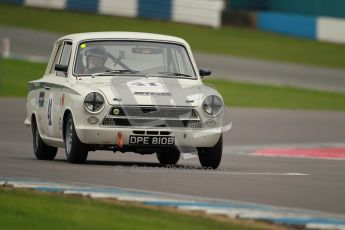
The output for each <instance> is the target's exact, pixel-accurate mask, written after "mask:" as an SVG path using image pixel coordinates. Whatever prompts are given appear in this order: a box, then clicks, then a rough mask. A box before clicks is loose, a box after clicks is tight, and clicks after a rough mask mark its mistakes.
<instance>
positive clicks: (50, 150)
mask: <svg viewBox="0 0 345 230" xmlns="http://www.w3.org/2000/svg"><path fill="white" fill-rule="evenodd" d="M32 140H33V147H34V153H35V156H36V158H37V159H38V160H54V158H55V156H56V153H57V150H58V148H56V147H52V146H49V145H46V144H45V143H44V142H43V141H42V138H41V135H40V132H39V131H38V127H37V122H36V120H35V119H33V121H32Z"/></svg>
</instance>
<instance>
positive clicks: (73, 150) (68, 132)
mask: <svg viewBox="0 0 345 230" xmlns="http://www.w3.org/2000/svg"><path fill="white" fill-rule="evenodd" d="M64 131H65V135H64V136H65V149H66V157H67V160H68V162H70V163H73V164H83V163H85V161H86V159H87V155H88V150H89V146H88V145H86V144H84V143H82V142H81V141H80V140H79V138H78V136H77V133H76V131H75V127H74V122H73V117H72V114H69V115H68V117H67V119H66V122H65V129H64Z"/></svg>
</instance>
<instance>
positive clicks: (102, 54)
mask: <svg viewBox="0 0 345 230" xmlns="http://www.w3.org/2000/svg"><path fill="white" fill-rule="evenodd" d="M107 58H108V54H107V51H106V50H105V49H104V48H103V47H95V48H92V49H91V50H89V51H88V52H87V54H86V66H85V67H86V72H87V73H91V74H92V73H99V72H105V71H107V70H109V69H108V68H107V67H105V66H104V64H105V62H106V60H107Z"/></svg>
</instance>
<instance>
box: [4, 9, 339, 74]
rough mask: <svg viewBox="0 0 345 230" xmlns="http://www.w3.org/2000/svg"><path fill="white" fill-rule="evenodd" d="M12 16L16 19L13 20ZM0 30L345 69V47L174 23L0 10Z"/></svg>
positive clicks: (39, 10)
mask: <svg viewBox="0 0 345 230" xmlns="http://www.w3.org/2000/svg"><path fill="white" fill-rule="evenodd" d="M14 15H15V16H14ZM0 25H3V26H14V27H23V28H32V29H38V30H47V31H53V32H59V33H63V34H69V33H76V32H90V31H142V32H154V33H162V34H169V35H174V36H180V37H182V38H184V39H186V40H187V41H188V42H190V44H191V46H192V48H193V49H194V50H198V51H205V52H211V53H221V54H230V55H235V56H241V57H252V58H258V59H266V60H274V61H284V62H293V63H303V64H310V65H319V66H329V67H339V68H345V62H344V60H345V45H336V44H330V43H323V42H316V41H310V40H305V39H298V38H292V37H286V36H280V35H276V34H272V33H265V32H259V31H255V30H250V29H240V28H231V27H223V28H221V29H212V28H206V27H200V26H192V25H185V24H179V23H171V22H163V21H153V20H143V19H130V18H122V17H113V16H104V15H103V16H102V15H95V14H87V13H78V12H68V11H54V10H43V9H34V8H24V7H18V6H11V5H4V4H1V7H0Z"/></svg>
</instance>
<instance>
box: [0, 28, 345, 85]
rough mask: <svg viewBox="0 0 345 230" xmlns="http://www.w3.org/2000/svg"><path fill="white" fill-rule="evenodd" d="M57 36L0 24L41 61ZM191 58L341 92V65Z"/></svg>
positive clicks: (223, 74)
mask: <svg viewBox="0 0 345 230" xmlns="http://www.w3.org/2000/svg"><path fill="white" fill-rule="evenodd" d="M61 36H62V35H61V34H55V33H49V32H42V31H33V30H27V29H15V28H6V27H0V39H2V38H4V37H8V38H10V40H11V52H12V55H13V56H17V57H23V55H24V56H31V58H32V59H37V60H41V61H46V60H47V59H48V57H49V55H50V53H51V50H52V47H53V43H54V41H55V40H57V39H58V38H59V37H61ZM192 48H193V47H192ZM195 59H196V62H197V64H198V66H199V68H200V67H208V68H209V69H211V70H212V73H213V74H212V75H213V76H216V77H220V78H225V79H229V80H236V81H244V82H254V83H259V84H272V85H288V86H294V87H301V88H309V89H317V90H329V91H338V92H345V70H342V69H332V68H324V67H310V66H304V65H297V64H286V63H278V62H268V61H260V60H254V59H247V58H238V57H231V56H224V55H211V54H203V53H195Z"/></svg>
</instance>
